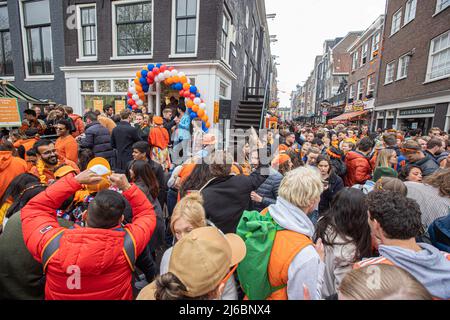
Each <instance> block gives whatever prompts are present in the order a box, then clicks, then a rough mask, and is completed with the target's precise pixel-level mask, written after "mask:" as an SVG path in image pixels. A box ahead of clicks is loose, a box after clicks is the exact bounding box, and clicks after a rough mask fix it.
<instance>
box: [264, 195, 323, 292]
mask: <svg viewBox="0 0 450 320" xmlns="http://www.w3.org/2000/svg"><path fill="white" fill-rule="evenodd" d="M269 212H270V215H271V216H272V218H273V219H274V220H275V222H276V223H278V224H279V225H280V226H281V227H282V228H284V229H286V230H289V231H294V232H297V233H301V234H304V235H306V236H307V237H309V238H312V236H313V235H314V225H313V223H312V222H311V220H310V219H309V218H308V216H307V215H306V214H305V213H304V212H303V211H302V210H300V209H299V208H297V207H296V206H294V205H293V204H291V203H289V202H288V201H286V200H285V199H283V198H281V197H278V199H277V202H276V203H275V204H274V205H271V206H270V207H269ZM324 270H325V264H324V263H323V262H322V261H321V260H320V257H319V254H318V253H317V251H316V249H315V248H314V247H313V246H308V247H306V248H304V249H303V250H301V251H300V252H299V253H298V254H297V256H296V257H295V258H294V260H292V262H291V265H290V266H289V270H288V283H287V294H288V299H289V300H304V297H303V285H305V286H307V287H308V289H309V292H310V295H311V299H312V300H319V299H321V293H320V292H321V289H322V283H323V274H324Z"/></svg>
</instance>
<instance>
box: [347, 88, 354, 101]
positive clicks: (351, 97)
mask: <svg viewBox="0 0 450 320" xmlns="http://www.w3.org/2000/svg"><path fill="white" fill-rule="evenodd" d="M348 92H349V94H348V103H352V102H353V100H354V99H355V85H353V84H352V85H351V86H350V89H349V90H348Z"/></svg>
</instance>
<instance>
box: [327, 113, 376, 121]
mask: <svg viewBox="0 0 450 320" xmlns="http://www.w3.org/2000/svg"><path fill="white" fill-rule="evenodd" d="M368 113H369V111H367V110H365V111H356V112H348V113H344V114H341V115H340V116H339V117H336V118H334V119H331V120H329V121H328V124H339V123H345V122H348V121H352V120H358V118H360V117H362V116H365V115H366V114H368Z"/></svg>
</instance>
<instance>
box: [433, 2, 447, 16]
mask: <svg viewBox="0 0 450 320" xmlns="http://www.w3.org/2000/svg"><path fill="white" fill-rule="evenodd" d="M443 1H444V0H436V12H435V13H434V15H433V17H434V16H436V15H438V14H439V13H441V12H442V11H444V10H445V9H447V8H450V2H449V3H448V5H447V6H446V7H442V8H439V7H440V6H441V5H442V3H443Z"/></svg>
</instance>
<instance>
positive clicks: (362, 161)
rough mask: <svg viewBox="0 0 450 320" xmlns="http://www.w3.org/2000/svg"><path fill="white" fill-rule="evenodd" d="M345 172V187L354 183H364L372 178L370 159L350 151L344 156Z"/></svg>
mask: <svg viewBox="0 0 450 320" xmlns="http://www.w3.org/2000/svg"><path fill="white" fill-rule="evenodd" d="M345 165H346V167H347V174H346V175H345V177H344V183H345V186H346V187H353V186H354V185H355V184H365V183H366V181H367V180H370V179H371V178H372V165H371V164H370V160H369V159H368V158H367V157H365V156H364V155H363V154H361V153H359V152H356V151H351V152H349V153H348V154H347V155H346V156H345Z"/></svg>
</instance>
